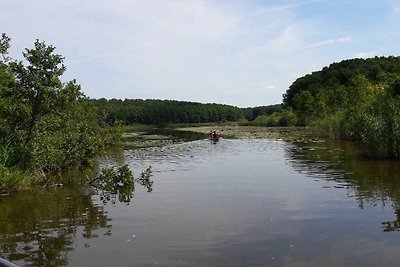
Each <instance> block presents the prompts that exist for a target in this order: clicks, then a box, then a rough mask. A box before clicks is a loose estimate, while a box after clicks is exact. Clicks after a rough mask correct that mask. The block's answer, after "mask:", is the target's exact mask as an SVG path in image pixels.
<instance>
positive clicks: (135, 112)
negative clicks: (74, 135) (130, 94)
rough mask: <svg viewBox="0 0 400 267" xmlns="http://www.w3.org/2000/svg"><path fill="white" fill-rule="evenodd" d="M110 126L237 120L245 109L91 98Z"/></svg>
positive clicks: (218, 105)
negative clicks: (119, 123) (118, 124)
mask: <svg viewBox="0 0 400 267" xmlns="http://www.w3.org/2000/svg"><path fill="white" fill-rule="evenodd" d="M91 102H92V103H93V104H94V105H96V106H97V108H98V109H99V112H100V113H101V114H103V115H102V116H104V117H105V118H106V120H107V122H108V124H110V125H114V124H115V123H116V122H121V123H123V124H132V123H143V124H154V125H164V124H168V123H205V122H225V121H238V120H240V119H242V118H243V117H244V115H243V110H242V109H240V108H237V107H234V106H229V105H222V104H201V103H196V102H184V101H172V100H152V99H148V100H141V99H125V100H119V99H111V100H107V99H104V98H103V99H97V100H96V99H92V100H91Z"/></svg>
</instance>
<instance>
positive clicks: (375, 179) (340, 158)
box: [287, 142, 400, 232]
mask: <svg viewBox="0 0 400 267" xmlns="http://www.w3.org/2000/svg"><path fill="white" fill-rule="evenodd" d="M359 152H360V151H359V149H358V148H357V146H356V145H355V144H352V143H348V142H301V143H296V144H294V145H292V146H288V148H287V153H288V155H289V158H290V162H291V164H292V166H293V167H294V169H295V170H296V171H298V172H304V173H306V174H307V175H308V176H310V177H312V178H314V179H316V180H319V179H321V180H327V181H333V182H334V183H335V184H334V185H333V186H325V188H327V189H328V188H347V189H348V195H349V196H351V197H353V198H355V199H356V201H357V203H358V206H359V207H360V208H361V209H364V208H365V205H370V206H377V205H381V206H388V205H391V206H392V207H393V212H394V215H395V218H396V220H394V221H385V222H382V228H383V231H385V232H390V231H399V230H400V179H399V178H400V164H399V163H398V161H376V160H368V159H365V158H362V157H361V156H360V155H361V154H360V153H359Z"/></svg>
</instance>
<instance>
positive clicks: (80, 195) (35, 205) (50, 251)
mask: <svg viewBox="0 0 400 267" xmlns="http://www.w3.org/2000/svg"><path fill="white" fill-rule="evenodd" d="M0 214H1V217H0V256H1V257H3V258H6V259H8V260H9V261H12V262H15V263H17V264H19V265H21V266H22V265H23V266H60V265H67V264H68V252H69V251H71V250H73V249H74V246H73V243H74V239H76V238H77V237H78V236H82V237H84V238H85V239H91V238H95V237H97V236H98V235H99V234H101V232H107V231H109V230H110V228H111V225H109V224H108V223H109V219H108V218H107V214H106V212H105V211H104V207H103V206H100V205H97V204H95V203H94V202H93V201H92V194H91V193H89V192H82V191H81V190H78V189H72V188H69V189H64V188H63V189H52V190H49V191H43V190H32V191H30V192H29V193H23V194H18V195H14V196H5V197H1V198H0ZM86 244H88V243H86Z"/></svg>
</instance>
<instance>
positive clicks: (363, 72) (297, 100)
mask: <svg viewBox="0 0 400 267" xmlns="http://www.w3.org/2000/svg"><path fill="white" fill-rule="evenodd" d="M399 76H400V58H399V57H389V58H383V57H382V58H378V57H377V58H373V59H366V60H364V59H354V60H346V61H343V62H341V63H335V64H332V65H331V66H329V67H326V68H324V69H322V70H321V71H318V72H314V73H312V74H309V75H306V76H304V77H301V78H299V79H297V80H296V81H295V82H294V83H293V84H292V85H291V86H290V88H289V90H288V91H287V92H286V94H285V95H284V103H285V104H286V105H287V106H290V107H292V108H293V109H294V110H295V111H296V112H297V115H298V121H297V124H304V125H314V126H316V129H317V131H318V132H319V133H320V134H322V135H324V136H329V137H334V138H341V139H349V140H353V141H359V142H361V143H363V144H364V147H365V148H366V152H367V154H368V156H369V157H378V158H387V157H389V158H399V157H400V103H399V102H400V97H399V95H400V80H399V79H398V77H399Z"/></svg>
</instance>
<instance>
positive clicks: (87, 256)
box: [0, 139, 400, 266]
mask: <svg viewBox="0 0 400 267" xmlns="http://www.w3.org/2000/svg"><path fill="white" fill-rule="evenodd" d="M122 153H123V154H122V155H119V156H118V157H112V156H111V155H110V157H107V158H106V159H104V160H103V161H102V162H101V164H102V165H108V164H112V163H117V164H121V163H123V162H125V163H127V164H129V166H130V168H131V169H132V170H133V171H134V172H135V173H136V174H137V173H139V172H140V171H141V170H143V169H145V168H146V167H147V166H148V165H151V166H152V168H153V172H154V176H153V180H154V185H153V191H152V192H150V193H149V192H147V190H146V189H145V188H141V187H136V191H135V192H131V194H130V197H129V198H128V199H127V198H123V197H122V198H121V197H119V196H114V197H112V198H110V199H107V200H104V199H103V201H101V200H100V198H101V195H100V193H99V192H96V191H95V190H93V189H91V188H76V187H63V188H58V189H57V188H53V189H51V190H50V191H45V192H44V191H38V192H32V193H30V194H21V195H15V196H4V197H1V198H0V214H1V216H0V257H3V258H6V259H9V260H12V261H13V262H15V263H17V264H20V265H21V266H22V265H26V266H63V265H67V266H398V265H399V264H400V257H399V256H398V251H399V249H400V235H399V233H398V230H400V221H399V219H400V207H399V200H400V166H399V164H398V162H395V161H392V162H391V161H369V160H364V159H362V158H359V157H358V154H357V150H356V148H355V147H353V146H352V145H350V144H348V143H321V142H303V143H286V142H284V141H279V140H278V141H277V140H268V139H258V140H243V139H235V140H222V141H220V142H218V143H217V144H213V143H210V142H209V141H207V140H198V141H191V142H186V143H180V144H170V145H167V146H163V147H156V148H142V149H135V150H125V151H123V152H122Z"/></svg>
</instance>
